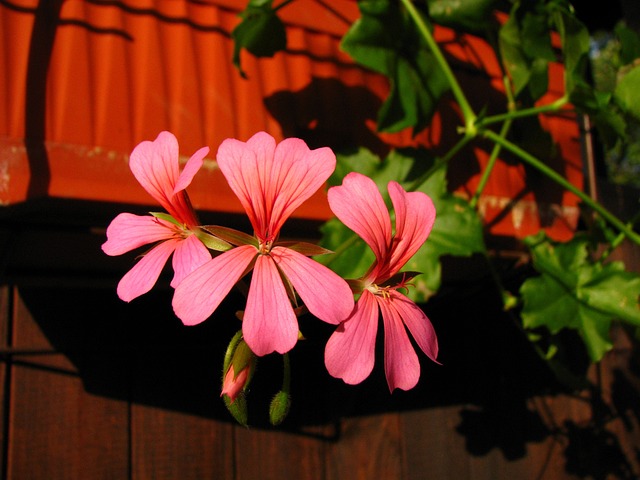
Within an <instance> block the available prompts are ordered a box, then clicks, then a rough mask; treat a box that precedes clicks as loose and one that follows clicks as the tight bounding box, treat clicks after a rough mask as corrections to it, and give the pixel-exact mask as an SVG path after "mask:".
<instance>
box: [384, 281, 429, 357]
mask: <svg viewBox="0 0 640 480" xmlns="http://www.w3.org/2000/svg"><path fill="white" fill-rule="evenodd" d="M389 294H390V295H391V299H392V300H391V301H392V303H393V305H394V306H395V308H396V310H397V311H398V313H399V314H400V316H401V317H402V321H403V322H404V324H405V325H406V326H407V328H408V329H409V331H410V332H411V335H412V336H413V339H414V340H415V341H416V343H417V344H418V346H419V347H420V349H421V350H422V351H423V352H424V353H425V355H426V356H427V357H429V358H430V359H431V360H433V361H434V362H436V363H438V362H437V360H436V358H437V357H438V337H437V336H436V331H435V330H434V328H433V325H432V324H431V321H430V320H429V318H428V317H427V316H426V315H425V313H424V312H423V311H422V309H421V308H420V307H418V305H416V304H415V303H414V302H412V301H411V300H410V299H409V298H407V297H405V296H404V295H402V294H401V293H400V292H398V291H396V290H391V291H390V292H389Z"/></svg>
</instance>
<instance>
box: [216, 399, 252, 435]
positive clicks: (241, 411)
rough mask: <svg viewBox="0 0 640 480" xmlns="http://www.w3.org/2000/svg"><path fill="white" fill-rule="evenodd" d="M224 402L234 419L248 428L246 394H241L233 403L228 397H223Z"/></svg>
mask: <svg viewBox="0 0 640 480" xmlns="http://www.w3.org/2000/svg"><path fill="white" fill-rule="evenodd" d="M222 400H223V401H224V406H225V407H227V410H228V411H229V413H230V414H231V415H232V416H233V418H235V419H236V421H237V422H238V423H239V424H240V425H242V426H243V427H248V426H249V412H248V409H247V399H246V398H245V395H244V392H240V394H239V395H238V396H237V397H236V399H235V401H234V402H233V403H232V402H231V399H230V398H229V397H228V396H226V395H223V396H222Z"/></svg>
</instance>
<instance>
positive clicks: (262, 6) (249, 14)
mask: <svg viewBox="0 0 640 480" xmlns="http://www.w3.org/2000/svg"><path fill="white" fill-rule="evenodd" d="M272 5H273V0H251V1H250V2H249V4H248V5H247V8H246V9H245V10H244V11H243V12H241V13H240V16H241V17H242V21H241V22H240V23H239V24H238V25H237V26H236V28H234V29H233V32H231V38H233V41H234V43H233V64H234V65H235V66H236V68H237V69H238V70H239V71H240V74H241V75H242V76H243V77H245V76H246V75H245V73H244V71H243V70H242V67H241V65H240V51H241V50H242V49H243V48H245V49H247V50H248V51H249V52H251V53H252V54H253V55H255V56H256V57H272V56H273V55H274V54H275V53H276V52H279V51H281V50H284V49H285V48H286V47H287V34H286V31H285V27H284V24H283V23H282V21H281V20H280V18H279V17H278V15H276V9H274V8H273V6H272Z"/></svg>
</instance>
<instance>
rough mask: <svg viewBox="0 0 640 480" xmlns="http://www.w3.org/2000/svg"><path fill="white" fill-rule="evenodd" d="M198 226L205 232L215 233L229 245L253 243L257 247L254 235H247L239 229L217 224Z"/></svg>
mask: <svg viewBox="0 0 640 480" xmlns="http://www.w3.org/2000/svg"><path fill="white" fill-rule="evenodd" d="M200 228H202V229H203V230H205V231H206V232H209V233H210V234H211V235H215V236H216V237H218V238H220V239H222V240H224V241H225V242H229V243H230V244H231V245H235V246H237V247H239V246H241V245H253V246H254V247H256V248H258V246H259V242H258V239H257V238H256V237H253V236H251V235H248V234H246V233H244V232H241V231H239V230H235V229H233V228H228V227H221V226H219V225H205V226H203V227H200Z"/></svg>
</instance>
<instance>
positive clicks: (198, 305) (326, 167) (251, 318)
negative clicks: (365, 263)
mask: <svg viewBox="0 0 640 480" xmlns="http://www.w3.org/2000/svg"><path fill="white" fill-rule="evenodd" d="M217 160H218V165H219V167H220V170H221V171H222V173H223V174H224V176H225V177H226V179H227V181H228V182H229V185H230V186H231V188H232V190H233V191H234V193H235V194H236V195H237V196H238V198H239V199H240V202H241V203H242V205H243V207H244V209H245V211H246V212H247V215H248V216H249V220H250V222H251V225H252V227H253V230H254V237H250V236H248V235H245V234H241V233H240V232H235V233H234V234H233V235H232V236H233V238H229V237H227V238H225V239H226V240H228V241H229V242H231V243H234V241H233V239H235V240H236V242H235V244H236V245H238V246H237V247H235V248H233V249H231V250H228V251H226V252H223V253H222V254H221V255H219V256H217V257H215V258H213V259H212V260H209V261H208V262H207V263H205V264H204V265H202V266H201V267H200V268H198V269H197V270H195V271H194V272H193V273H192V274H191V275H189V276H188V277H187V278H185V279H184V281H183V282H182V283H181V284H180V285H178V287H177V288H176V291H175V294H174V297H173V308H174V311H175V313H176V315H177V316H178V317H180V318H181V319H182V321H183V322H184V323H185V324H187V325H195V324H197V323H200V322H202V321H204V320H206V319H207V318H208V317H209V316H210V315H211V314H212V313H213V312H214V311H215V310H216V308H217V307H218V305H219V304H220V302H221V301H222V300H223V299H224V297H225V296H226V295H227V294H228V293H229V291H230V290H231V288H232V287H233V286H234V285H235V284H236V283H237V282H238V281H239V280H240V279H241V278H242V277H243V276H244V275H245V274H246V273H248V272H249V271H250V270H251V269H253V274H252V278H251V284H250V286H249V293H248V296H247V305H246V309H245V311H244V317H243V321H242V333H243V337H244V340H245V341H246V342H247V344H248V345H249V347H250V348H251V350H252V351H253V352H254V353H255V354H256V355H259V356H262V355H266V354H268V353H271V352H273V351H277V352H279V353H285V352H287V351H289V350H291V348H293V346H294V345H295V344H296V342H297V339H298V320H297V317H296V314H295V312H294V309H293V306H292V304H291V302H292V300H293V299H294V295H293V290H294V289H295V291H296V292H297V294H298V295H299V296H300V298H301V299H302V301H303V302H304V304H305V306H306V307H307V309H308V310H309V312H311V314H313V315H314V316H316V317H318V318H320V319H321V320H324V321H325V322H329V323H332V324H335V325H337V324H338V323H339V322H340V321H341V320H342V319H343V318H345V317H346V316H348V315H349V312H350V311H351V310H352V309H353V294H352V293H351V290H350V288H349V286H348V285H347V283H346V282H345V281H344V280H343V279H342V278H340V277H339V276H338V275H336V274H335V273H334V272H332V271H331V270H329V269H328V268H326V267H325V266H323V265H320V264H319V263H318V262H316V261H314V260H312V259H310V258H308V257H307V256H306V255H314V254H317V253H318V252H319V249H318V248H317V247H314V246H312V245H309V244H302V243H298V244H292V243H291V242H288V243H281V244H279V243H278V235H279V233H280V229H281V228H282V225H283V224H284V222H285V221H286V220H287V218H288V217H289V216H290V215H291V214H292V213H293V211H294V210H295V209H296V208H298V207H299V206H300V205H301V204H302V203H303V202H304V201H305V200H307V199H308V198H309V197H310V196H311V195H313V194H314V193H315V192H316V191H317V190H318V189H319V188H320V187H321V186H322V185H323V184H324V182H325V181H326V180H327V178H329V175H331V172H333V170H334V168H335V162H336V159H335V156H334V154H333V152H331V150H330V149H328V148H320V149H317V150H309V148H308V147H307V145H306V144H305V143H304V142H303V141H302V140H300V139H297V138H288V139H286V140H284V141H282V142H281V143H279V144H278V145H277V146H276V142H275V140H274V139H273V137H271V136H270V135H269V134H267V133H264V132H261V133H257V134H255V135H254V136H253V137H251V138H250V139H249V140H248V141H247V142H246V143H244V142H240V141H238V140H235V139H227V140H225V141H224V142H223V143H222V144H221V145H220V148H219V149H218V155H217ZM216 233H218V232H216ZM243 237H244V238H243Z"/></svg>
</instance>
